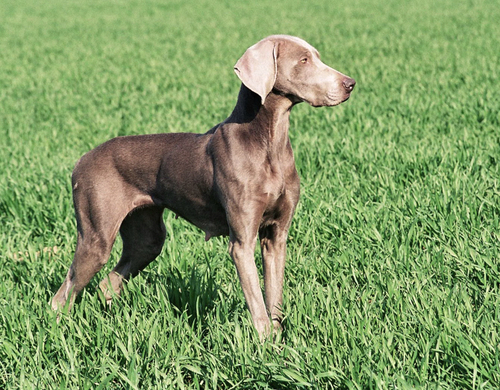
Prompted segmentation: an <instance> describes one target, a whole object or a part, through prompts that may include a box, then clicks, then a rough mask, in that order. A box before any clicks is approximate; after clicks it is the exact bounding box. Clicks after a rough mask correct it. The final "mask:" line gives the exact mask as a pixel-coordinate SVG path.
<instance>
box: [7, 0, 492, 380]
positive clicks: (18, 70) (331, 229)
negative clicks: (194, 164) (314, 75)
mask: <svg viewBox="0 0 500 390" xmlns="http://www.w3.org/2000/svg"><path fill="white" fill-rule="evenodd" d="M499 20H500V7H499V4H498V1H496V0H484V1H479V0H478V1H475V0H470V1H453V0H438V1H432V0H421V1H419V2H410V1H396V0H387V1H382V0H376V1H369V0H353V1H347V0H339V1H330V0H321V1H320V0H311V1H307V2H298V1H295V2H294V1H284V0H275V1H272V2H267V1H263V0H258V1H252V2H248V3H243V2H237V1H220V2H211V1H207V0H196V1H188V2H182V1H178V0H175V1H159V0H145V1H140V2H139V1H125V0H115V1H97V0H89V1H75V0H69V1H68V0H47V1H44V2H40V1H35V0H26V1H22V2H20V1H18V0H2V1H1V2H0V280H1V283H0V388H9V389H10V388H13V389H14V388H21V389H32V388H33V389H56V388H58V389H96V388H97V389H121V388H130V389H148V388H158V389H166V388H175V389H184V388H185V389H198V388H202V389H253V388H269V389H294V388H311V389H336V388H338V389H410V388H415V389H421V388H422V389H498V388H500V266H499V248H500V230H499V228H500V226H499V225H500V223H499V219H500V169H499V163H500V54H499V53H500V23H499ZM274 33H286V34H292V35H298V36H300V37H302V38H304V39H306V40H307V41H308V42H310V43H311V44H313V45H314V46H315V47H317V48H318V50H319V51H320V52H321V53H322V59H323V60H324V61H325V62H326V63H327V64H329V65H331V66H332V67H334V68H336V69H338V70H340V71H341V72H343V73H346V74H348V75H350V76H352V77H354V78H355V79H356V80H357V86H356V89H355V91H354V93H353V95H352V97H351V99H350V100H349V101H348V102H347V103H345V104H343V105H341V106H339V107H336V108H333V109H328V108H322V109H314V108H312V107H309V106H306V105H299V106H297V107H296V108H294V110H293V112H292V116H291V134H290V137H291V140H292V144H293V147H294V151H295V156H296V163H297V168H298V171H299V174H300V176H301V180H302V181H301V185H302V195H301V201H300V203H299V207H298V209H297V213H296V215H295V219H294V222H293V224H292V227H291V231H290V237H289V249H288V261H287V269H286V286H285V290H284V311H285V315H286V317H285V321H284V326H285V330H284V332H283V339H282V340H281V341H280V342H277V343H275V344H271V343H264V344H260V343H259V342H258V336H257V335H256V334H255V332H254V330H253V328H252V324H251V319H250V315H249V313H248V311H247V309H246V307H245V303H244V299H243V294H242V292H241V288H240V286H239V283H238V282H237V277H236V272H235V269H234V267H233V265H232V262H231V259H230V257H229V255H228V253H227V239H223V238H217V239H213V240H210V241H209V242H208V243H205V242H204V240H203V237H204V236H203V234H202V232H200V231H198V230H197V229H196V228H194V227H192V226H190V225H189V224H188V223H187V222H185V221H182V220H175V219H174V216H173V215H172V213H169V212H166V213H165V222H166V225H167V230H168V233H169V234H168V237H167V240H166V243H165V247H164V250H163V252H162V254H161V256H160V257H159V258H158V260H157V261H156V262H155V263H154V264H153V265H151V266H150V267H149V268H148V269H147V270H146V271H145V272H143V273H142V274H141V275H139V276H138V277H137V278H135V279H133V280H132V281H131V282H130V283H129V284H128V286H127V288H126V291H125V293H124V295H123V296H122V298H121V299H120V300H119V302H118V303H117V304H115V305H114V306H113V307H112V308H111V309H110V310H106V309H105V308H104V306H103V304H102V300H101V299H102V298H101V297H100V295H99V294H98V293H97V291H96V287H97V283H98V282H99V280H100V278H102V277H103V275H105V273H107V272H109V270H110V268H111V267H113V266H114V264H115V263H116V262H117V260H118V257H119V254H120V246H121V243H120V242H119V240H117V244H116V245H115V246H116V247H115V249H114V251H113V253H112V256H111V259H110V261H109V263H108V265H107V266H106V268H105V269H104V270H103V271H102V272H101V273H100V274H99V275H98V276H97V277H96V278H95V279H94V280H93V281H92V282H91V283H90V284H89V286H87V288H86V289H85V290H84V292H83V293H82V294H81V296H80V297H79V299H78V301H77V304H76V305H75V308H74V311H73V312H72V313H71V315H70V316H66V317H63V318H62V320H61V322H60V323H59V324H57V323H56V316H55V314H54V313H53V312H52V311H51V310H50V309H49V305H48V302H49V300H50V298H51V297H52V296H53V294H54V293H55V291H56V290H57V288H58V287H59V285H60V283H61V282H62V280H63V278H64V276H65V273H66V271H67V268H68V266H69V264H70V263H71V260H72V255H73V250H74V245H75V229H76V226H75V221H74V217H73V208H72V200H71V191H70V189H71V188H70V176H71V171H72V168H73V166H74V163H75V162H76V160H77V159H78V158H79V157H80V156H81V155H82V154H83V153H85V152H86V151H88V150H89V149H91V148H93V147H95V146H97V145H98V144H100V143H102V142H104V141H105V140H107V139H109V138H111V137H114V136H118V135H127V134H144V133H157V132H174V131H190V132H205V131H207V130H208V129H209V128H210V127H211V126H212V125H214V124H216V123H218V122H219V121H221V120H223V119H225V118H226V116H227V115H228V114H229V113H230V111H231V109H232V107H233V106H234V103H235V101H236V96H237V92H238V89H239V81H238V79H237V77H236V76H235V75H234V73H233V70H232V67H233V65H234V63H235V62H236V61H237V59H238V58H239V57H240V55H241V54H242V53H243V52H244V50H245V49H246V48H247V47H249V46H250V45H252V44H253V43H255V42H256V41H258V40H259V39H261V38H263V37H264V36H267V35H270V34H274ZM257 258H258V259H259V258H260V257H259V256H258V255H257ZM258 262H259V261H258Z"/></svg>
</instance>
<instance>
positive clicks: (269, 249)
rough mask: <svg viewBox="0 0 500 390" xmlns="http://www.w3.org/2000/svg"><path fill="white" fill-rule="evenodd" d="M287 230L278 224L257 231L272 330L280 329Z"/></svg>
mask: <svg viewBox="0 0 500 390" xmlns="http://www.w3.org/2000/svg"><path fill="white" fill-rule="evenodd" d="M287 232H288V231H287V230H285V229H281V228H280V227H279V225H276V224H274V225H270V226H267V227H265V228H262V229H261V230H260V231H259V237H260V246H261V250H262V263H263V269H264V288H265V293H266V307H267V311H268V313H269V315H270V316H271V320H272V321H273V327H274V331H275V332H276V331H280V330H281V321H282V318H283V314H282V311H281V306H282V303H283V278H284V273H285V258H286V239H287Z"/></svg>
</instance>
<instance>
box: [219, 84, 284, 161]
mask: <svg viewBox="0 0 500 390" xmlns="http://www.w3.org/2000/svg"><path fill="white" fill-rule="evenodd" d="M293 106H294V103H293V102H292V101H291V100H290V99H289V98H288V97H286V96H283V95H280V94H279V93H276V92H275V91H272V92H271V93H269V95H267V97H266V100H265V102H264V104H263V105H262V103H261V98H260V96H259V95H257V94H256V93H255V92H252V91H251V90H250V89H248V88H247V87H246V86H245V85H244V84H242V85H241V88H240V93H239V94H238V102H237V103H236V106H235V107H234V110H233V112H232V113H231V115H230V116H229V118H227V119H226V121H225V122H226V123H239V124H243V123H248V124H250V123H251V124H252V125H251V126H249V128H251V129H252V131H253V132H259V134H255V136H258V137H259V139H261V140H263V141H265V142H266V144H267V145H268V146H269V147H271V148H272V149H276V151H277V152H279V151H282V150H283V148H286V145H287V143H288V129H289V127H290V121H289V119H290V110H291V109H292V107H293Z"/></svg>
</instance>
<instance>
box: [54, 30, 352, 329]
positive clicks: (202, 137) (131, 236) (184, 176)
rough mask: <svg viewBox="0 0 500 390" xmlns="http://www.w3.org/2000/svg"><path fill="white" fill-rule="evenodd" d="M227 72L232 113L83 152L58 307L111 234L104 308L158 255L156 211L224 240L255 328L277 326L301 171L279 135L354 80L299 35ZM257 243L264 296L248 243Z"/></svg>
mask: <svg viewBox="0 0 500 390" xmlns="http://www.w3.org/2000/svg"><path fill="white" fill-rule="evenodd" d="M234 70H235V72H236V74H237V75H238V77H239V78H240V80H241V82H242V85H241V89H240V92H239V95H238V101H237V103H236V107H235V108H234V110H233V112H232V113H231V115H230V116H229V118H227V119H226V120H225V121H223V122H222V123H220V124H218V125H216V126H215V127H213V128H212V129H210V130H209V131H208V132H207V133H205V134H192V133H175V134H154V135H142V136H127V137H118V138H114V139H112V140H110V141H108V142H105V143H104V144H102V145H100V146H98V147H97V148H95V149H94V150H92V151H90V152H88V153H87V154H85V155H84V156H83V157H82V158H81V159H80V161H78V163H77V164H76V166H75V169H74V171H73V177H72V185H73V199H74V205H75V213H76V219H77V229H78V237H77V244H76V251H75V256H74V259H73V263H72V264H71V267H70V269H69V271H68V274H67V275H66V278H65V280H64V282H63V284H62V285H61V287H60V288H59V291H57V293H56V295H55V296H54V298H53V299H52V307H53V308H54V309H55V310H57V309H58V308H61V307H62V306H64V305H65V304H66V303H67V300H68V299H70V302H69V307H71V306H72V304H73V302H74V299H75V297H76V295H77V294H78V293H79V292H80V291H81V290H82V289H83V288H84V287H85V285H87V283H88V282H89V281H90V279H91V278H92V277H93V276H94V275H95V274H96V273H97V272H98V271H99V270H100V269H101V268H102V267H103V266H104V264H106V262H107V260H108V257H109V254H110V251H111V248H112V246H113V243H114V241H115V237H116V234H117V232H118V230H119V231H120V235H121V237H122V239H123V253H122V256H121V258H120V261H119V262H118V264H117V265H116V267H115V268H114V269H113V271H111V273H110V274H109V275H108V276H107V277H106V278H105V279H104V280H103V281H102V282H101V284H100V288H101V289H102V291H103V292H104V295H105V297H106V299H107V300H108V303H109V302H111V298H112V296H113V294H114V293H116V294H119V293H120V291H121V289H122V283H123V280H127V279H129V278H130V277H132V276H134V275H136V274H137V273H138V272H139V271H141V270H142V269H143V268H144V267H146V266H147V265H148V264H149V263H150V262H152V261H153V260H154V259H155V258H156V257H157V256H158V255H159V254H160V252H161V249H162V246H163V242H164V240H165V235H166V233H165V225H164V224H163V219H162V214H163V210H164V209H165V208H168V209H170V210H172V211H173V212H175V213H176V214H177V215H179V216H181V217H183V218H184V219H186V220H187V221H189V222H191V223H192V224H194V225H196V226H197V227H199V228H200V229H201V230H203V231H204V232H205V234H206V236H205V239H206V240H208V239H209V238H210V237H214V236H220V235H225V236H227V235H228V236H229V253H230V254H231V257H232V258H233V261H234V264H235V265H236V270H237V272H238V276H239V279H240V283H241V287H242V288H243V293H244V294H245V299H246V302H247V305H248V308H249V310H250V313H251V315H252V320H253V324H254V326H255V328H256V329H257V331H258V332H259V334H260V335H261V337H265V336H266V335H268V334H269V333H271V332H272V331H273V330H274V331H277V330H279V329H281V319H282V313H281V304H282V292H283V275H284V267H285V255H286V239H287V234H288V229H289V227H290V222H291V220H292V216H293V214H294V211H295V206H296V205H297V202H298V200H299V191H300V188H299V187H300V186H299V176H298V174H297V171H296V169H295V162H294V157H293V152H292V147H291V145H290V140H289V137H288V128H289V116H290V111H291V108H292V107H293V106H294V105H295V104H297V103H300V102H307V103H309V104H310V105H312V106H314V107H320V106H335V105H337V104H340V103H342V102H344V101H346V100H347V99H348V98H349V96H350V93H351V92H352V90H353V88H354V85H355V81H354V80H353V79H352V78H349V77H347V76H345V75H343V74H342V73H340V72H337V71H336V70H334V69H332V68H330V67H328V66H327V65H325V64H324V63H323V62H321V60H320V58H319V53H318V51H317V50H316V49H315V48H314V47H312V46H311V45H309V44H308V43H307V42H305V41H303V40H302V39H299V38H296V37H291V36H286V35H273V36H270V37H267V38H265V39H263V40H262V41H260V42H258V43H257V44H255V45H253V46H252V47H250V48H249V49H248V50H247V51H246V52H245V53H244V54H243V56H242V57H241V58H240V59H239V60H238V62H237V63H236V65H235V67H234ZM257 235H258V236H259V239H260V245H261V249H262V259H263V266H264V267H263V268H264V286H265V296H266V300H265V303H264V298H263V296H262V291H261V288H260V284H259V276H258V272H257V268H256V266H255V260H254V250H255V244H256V240H257Z"/></svg>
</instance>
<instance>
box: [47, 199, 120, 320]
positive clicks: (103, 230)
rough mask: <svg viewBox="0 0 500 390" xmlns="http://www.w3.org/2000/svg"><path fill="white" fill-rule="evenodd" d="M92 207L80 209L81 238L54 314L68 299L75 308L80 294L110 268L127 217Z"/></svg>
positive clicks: (78, 212)
mask: <svg viewBox="0 0 500 390" xmlns="http://www.w3.org/2000/svg"><path fill="white" fill-rule="evenodd" d="M90 204H91V202H85V203H83V206H84V207H81V208H79V209H78V208H77V209H76V213H77V229H78V236H77V243H76V250H75V256H74V258H73V263H72V264H71V267H70V268H69V271H68V273H67V275H66V278H65V279H64V282H63V283H62V285H61V287H60V288H59V290H58V291H57V293H56V294H55V296H54V298H53V299H52V308H53V309H54V310H57V309H58V308H61V307H64V306H65V305H66V302H67V301H68V299H69V307H70V308H71V306H72V305H73V302H74V300H75V298H76V296H77V295H78V293H79V292H80V291H81V290H82V289H83V288H84V287H85V286H86V285H87V284H88V283H89V281H90V279H92V277H93V276H94V275H95V274H96V273H97V272H99V271H100V270H101V268H102V267H103V266H104V265H105V264H106V262H107V261H108V257H109V254H110V252H111V248H112V247H113V243H114V241H115V237H116V233H117V230H118V226H119V225H120V221H121V219H123V217H124V215H126V212H123V210H115V212H113V213H109V212H108V213H104V212H101V211H102V210H103V209H102V208H101V207H97V206H96V205H92V206H90ZM87 208H91V209H92V210H88V209H87ZM82 209H83V210H82ZM120 211H122V212H121V213H120ZM102 214H106V218H105V219H104V218H99V217H97V216H98V215H102Z"/></svg>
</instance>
